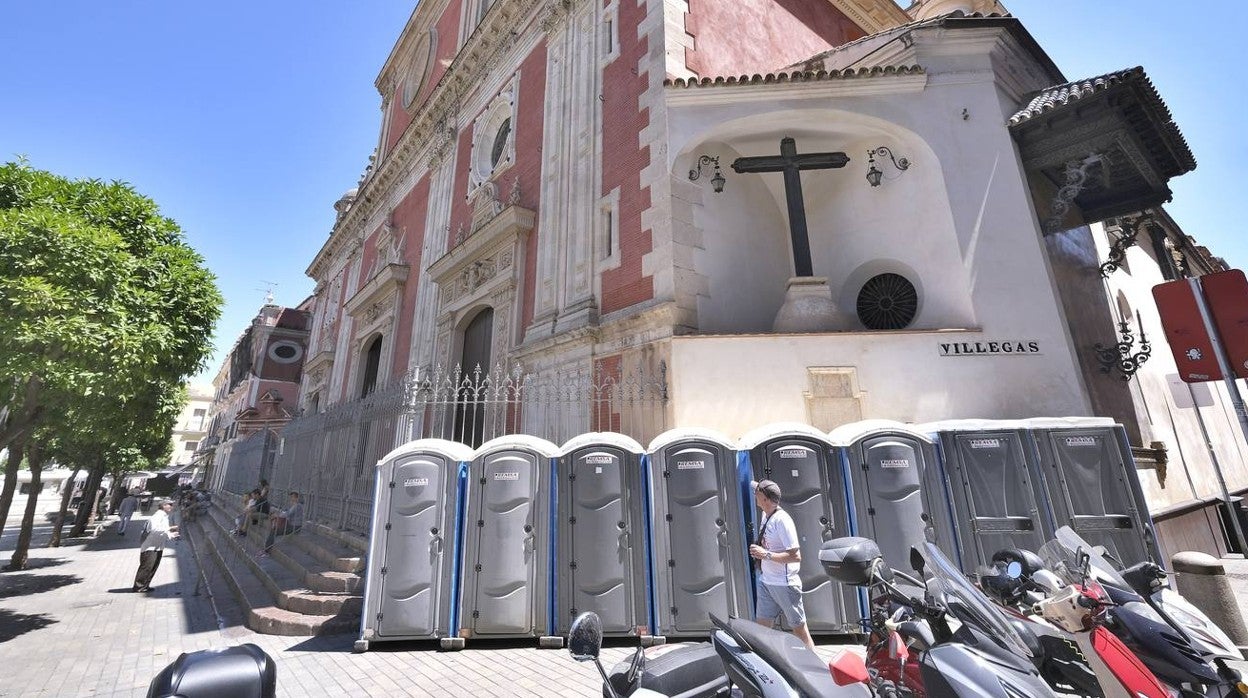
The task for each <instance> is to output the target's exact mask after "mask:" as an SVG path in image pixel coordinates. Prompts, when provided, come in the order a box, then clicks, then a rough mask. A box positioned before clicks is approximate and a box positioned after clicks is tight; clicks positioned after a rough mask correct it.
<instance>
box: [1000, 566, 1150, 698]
mask: <svg viewBox="0 0 1248 698" xmlns="http://www.w3.org/2000/svg"><path fill="white" fill-rule="evenodd" d="M992 560H993V563H994V564H993V567H992V569H991V570H990V571H989V572H988V573H985V574H981V575H980V579H979V582H980V587H981V588H982V589H983V590H984V591H985V592H986V593H987V594H988V595H989V596H990V597H992V598H994V599H995V600H996V601H997V603H999V604H1001V605H1002V606H1003V607H1005V608H1006V609H1007V610H1008V611H1010V612H1011V613H1014V614H1016V615H1018V617H1020V618H1026V619H1029V620H1031V621H1032V622H1034V623H1035V627H1036V631H1035V632H1036V635H1038V636H1040V637H1041V642H1042V643H1043V644H1045V646H1046V650H1051V651H1053V652H1056V651H1058V650H1059V648H1061V647H1063V646H1064V647H1066V648H1068V649H1069V650H1071V651H1072V652H1073V654H1074V655H1075V656H1076V657H1077V662H1072V663H1067V662H1063V663H1061V664H1060V666H1059V667H1056V668H1055V667H1049V666H1042V667H1041V675H1042V676H1044V677H1045V678H1046V680H1048V681H1049V683H1050V684H1051V685H1053V686H1054V687H1055V688H1057V689H1058V690H1064V691H1071V689H1077V690H1075V691H1073V692H1077V693H1079V694H1080V695H1085V696H1104V697H1105V698H1170V696H1171V692H1170V691H1169V690H1168V689H1167V688H1166V687H1165V686H1163V685H1162V683H1161V681H1160V680H1158V678H1157V676H1156V675H1154V674H1153V672H1151V671H1150V670H1149V669H1148V667H1147V666H1145V665H1144V664H1143V663H1142V662H1141V661H1140V659H1139V658H1138V657H1136V656H1135V655H1134V654H1133V653H1132V652H1131V650H1130V649H1128V648H1127V646H1126V645H1124V644H1123V643H1122V641H1121V640H1119V639H1118V638H1117V637H1116V636H1115V635H1114V634H1113V633H1112V632H1110V631H1109V630H1108V629H1106V627H1105V626H1106V624H1107V623H1108V622H1109V615H1108V609H1109V607H1110V606H1111V605H1112V604H1111V603H1110V602H1109V597H1108V594H1107V593H1106V592H1105V591H1104V589H1103V588H1101V587H1100V585H1098V584H1097V583H1096V582H1095V581H1091V580H1089V579H1088V578H1087V571H1086V568H1085V570H1084V574H1083V576H1082V581H1081V583H1080V584H1070V585H1067V584H1064V583H1063V582H1062V581H1061V580H1060V579H1059V578H1058V577H1057V575H1055V574H1053V573H1052V572H1050V571H1048V570H1047V569H1045V568H1044V562H1043V560H1042V559H1041V558H1040V557H1039V556H1037V555H1036V554H1035V553H1032V552H1031V551H1027V550H1017V549H1011V550H1001V551H998V552H997V553H996V554H994V555H993V556H992ZM1076 663H1077V669H1076ZM1078 669H1081V670H1083V671H1084V672H1086V673H1088V674H1090V675H1091V676H1090V678H1091V679H1092V681H1091V682H1090V684H1089V683H1083V682H1081V681H1080V680H1079V676H1080V672H1079V671H1078Z"/></svg>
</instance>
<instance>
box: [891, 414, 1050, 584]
mask: <svg viewBox="0 0 1248 698" xmlns="http://www.w3.org/2000/svg"><path fill="white" fill-rule="evenodd" d="M916 430H917V431H919V432H920V433H926V434H933V435H935V438H936V441H937V443H938V445H939V453H940V457H941V461H942V463H943V465H944V468H945V474H946V476H947V485H948V496H949V503H950V506H951V508H952V510H953V527H954V530H955V532H956V538H957V543H958V561H959V564H960V565H961V566H962V571H963V572H967V573H973V572H975V571H976V569H977V568H978V567H979V566H981V565H987V564H988V563H989V562H990V561H991V560H992V555H993V553H995V552H997V551H998V550H1001V549H1004V548H1023V549H1026V550H1031V551H1033V552H1034V551H1037V550H1039V549H1040V546H1042V545H1044V543H1045V542H1046V541H1047V540H1048V536H1047V533H1046V527H1047V523H1048V522H1047V513H1046V512H1045V511H1044V509H1043V503H1042V502H1041V501H1040V500H1039V499H1038V497H1037V492H1039V490H1038V489H1037V488H1036V487H1035V486H1034V485H1033V482H1034V481H1035V479H1036V477H1037V469H1036V463H1035V460H1036V455H1035V450H1034V449H1033V448H1032V447H1031V438H1030V435H1029V433H1028V431H1027V429H1026V427H1025V425H1024V424H1023V423H1022V422H1019V421H1003V420H995V421H993V420H982V419H959V420H949V421H943V422H934V423H930V424H924V425H920V426H918V427H916Z"/></svg>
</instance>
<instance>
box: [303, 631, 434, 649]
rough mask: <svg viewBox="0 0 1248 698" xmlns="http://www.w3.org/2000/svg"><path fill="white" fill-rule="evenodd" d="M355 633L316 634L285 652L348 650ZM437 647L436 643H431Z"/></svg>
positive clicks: (353, 642)
mask: <svg viewBox="0 0 1248 698" xmlns="http://www.w3.org/2000/svg"><path fill="white" fill-rule="evenodd" d="M355 637H356V636H355V634H353V633H351V634H339V635H317V636H315V637H310V638H308V639H306V640H304V641H303V642H300V643H298V644H294V645H291V646H290V647H288V648H286V651H287V652H350V651H351V648H352V646H353V645H354V644H355ZM432 646H433V647H437V644H436V643H435V644H433V645H432Z"/></svg>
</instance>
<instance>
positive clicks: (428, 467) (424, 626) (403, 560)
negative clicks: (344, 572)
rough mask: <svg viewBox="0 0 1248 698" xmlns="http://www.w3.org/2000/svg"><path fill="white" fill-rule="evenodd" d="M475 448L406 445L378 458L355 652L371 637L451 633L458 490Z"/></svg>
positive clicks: (457, 548) (422, 443) (455, 585)
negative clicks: (358, 633) (366, 567)
mask: <svg viewBox="0 0 1248 698" xmlns="http://www.w3.org/2000/svg"><path fill="white" fill-rule="evenodd" d="M471 459H472V449H471V448H468V447H467V446H465V445H463V444H460V443H455V442H454V441H444V440H442V439H422V440H420V441H412V442H410V443H407V444H404V445H402V446H400V447H398V448H396V449H395V450H393V451H391V452H390V453H389V454H387V455H386V456H385V457H384V458H382V459H381V460H380V461H379V462H378V463H377V472H376V479H375V484H374V494H373V518H372V525H371V534H370V535H369V538H368V540H369V550H368V571H367V573H366V575H365V579H364V611H363V614H362V616H361V618H360V639H359V640H358V641H357V642H356V644H355V649H356V651H358V652H363V651H365V650H367V649H368V645H369V642H370V641H371V642H377V641H388V640H412V639H432V638H443V639H445V638H447V637H448V636H450V635H452V634H453V630H452V629H453V627H454V619H453V618H452V612H453V608H454V601H455V597H456V595H457V592H458V582H459V569H458V563H459V557H460V556H459V552H460V549H461V535H460V534H461V531H462V528H461V525H460V523H461V520H462V519H461V517H462V515H463V508H462V502H461V498H460V492H461V491H462V485H463V483H462V480H463V478H464V477H465V476H466V475H467V471H468V461H469V460H471Z"/></svg>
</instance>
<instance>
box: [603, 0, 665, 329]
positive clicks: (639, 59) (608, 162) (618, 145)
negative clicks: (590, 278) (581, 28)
mask: <svg viewBox="0 0 1248 698" xmlns="http://www.w3.org/2000/svg"><path fill="white" fill-rule="evenodd" d="M643 19H645V10H644V8H642V7H641V6H640V5H639V2H638V0H620V5H619V41H620V57H619V58H618V59H616V60H615V61H613V62H612V63H611V64H610V65H608V66H607V67H606V69H605V70H604V71H603V110H602V133H603V143H602V192H601V193H602V194H603V195H604V196H605V195H606V194H607V193H609V192H610V191H611V190H613V189H615V188H616V187H619V189H620V201H619V209H618V210H619V230H618V234H619V251H620V265H619V266H618V267H616V268H615V269H610V270H608V271H605V272H603V274H602V298H601V311H602V312H603V313H610V312H612V311H614V310H619V309H621V308H627V307H628V306H630V305H634V304H636V303H640V302H643V301H647V300H650V299H651V298H653V297H654V284H653V281H652V279H651V278H650V277H649V276H644V275H643V274H642V268H641V261H642V257H643V256H644V255H645V254H646V253H647V252H650V250H651V248H652V239H651V231H650V230H649V229H648V228H643V226H642V223H641V214H642V212H643V211H645V210H646V209H648V208H650V190H649V188H648V187H647V188H645V189H643V188H642V187H641V179H640V174H641V170H642V168H644V167H646V166H647V165H649V164H650V148H649V146H646V147H642V146H641V145H640V140H639V136H638V134H639V133H640V132H641V130H642V129H643V128H645V127H646V126H647V125H648V124H649V123H650V114H649V110H642V109H641V108H640V106H639V103H638V100H639V97H640V96H641V94H642V92H644V91H645V89H646V87H647V85H648V82H649V75H648V74H647V73H646V72H644V71H642V70H640V69H639V68H638V66H640V65H643V61H644V59H645V57H646V51H647V50H648V46H649V42H648V40H647V39H645V38H639V37H638V36H637V34H638V26H639V25H640V24H641V22H642V20H643Z"/></svg>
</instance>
